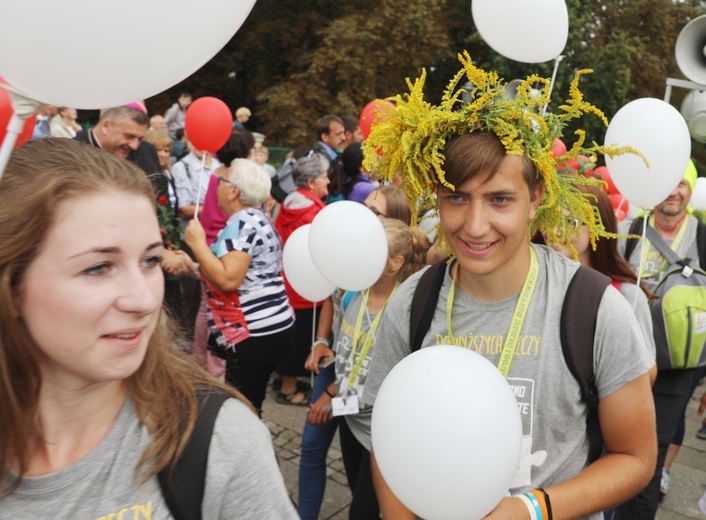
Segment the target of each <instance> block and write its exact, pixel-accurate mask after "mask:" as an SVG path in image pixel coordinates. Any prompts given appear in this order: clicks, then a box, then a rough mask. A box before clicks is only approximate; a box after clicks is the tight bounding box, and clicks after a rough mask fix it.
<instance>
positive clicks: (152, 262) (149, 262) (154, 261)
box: [144, 255, 164, 268]
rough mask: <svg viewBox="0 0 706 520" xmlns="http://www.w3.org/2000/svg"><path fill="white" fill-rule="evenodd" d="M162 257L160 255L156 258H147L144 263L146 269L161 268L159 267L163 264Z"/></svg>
mask: <svg viewBox="0 0 706 520" xmlns="http://www.w3.org/2000/svg"><path fill="white" fill-rule="evenodd" d="M162 260H164V259H163V258H162V256H160V255H155V256H150V257H149V258H146V259H145V261H144V264H145V266H146V267H149V268H152V267H159V265H160V264H161V263H162Z"/></svg>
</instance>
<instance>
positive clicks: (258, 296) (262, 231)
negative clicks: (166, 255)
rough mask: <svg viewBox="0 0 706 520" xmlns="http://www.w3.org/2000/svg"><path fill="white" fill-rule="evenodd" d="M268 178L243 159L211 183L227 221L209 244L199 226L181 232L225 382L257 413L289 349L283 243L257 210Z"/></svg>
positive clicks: (289, 311)
mask: <svg viewBox="0 0 706 520" xmlns="http://www.w3.org/2000/svg"><path fill="white" fill-rule="evenodd" d="M270 187H271V181H270V176H269V175H267V172H265V170H264V169H262V168H261V167H260V166H259V165H257V164H256V163H254V162H253V161H250V160H248V159H235V160H234V161H233V162H232V163H231V168H230V171H229V172H228V173H227V174H226V175H224V176H223V177H219V178H218V206H219V207H220V208H221V209H222V210H223V212H224V213H225V214H226V215H227V216H228V221H227V222H226V225H225V227H224V228H223V229H222V230H221V232H220V233H219V234H218V236H217V237H216V239H215V241H214V242H213V244H211V246H210V247H209V246H208V244H207V243H206V233H205V232H204V229H203V227H202V226H201V223H200V222H199V221H198V220H196V219H193V220H191V221H190V222H189V226H188V227H187V228H186V232H185V233H184V239H185V240H186V243H187V244H189V246H190V247H191V249H192V251H193V252H194V256H195V257H196V260H197V261H198V262H199V266H200V273H201V278H202V280H203V283H204V285H205V289H206V294H207V296H208V324H209V327H210V329H211V337H212V338H213V339H214V340H215V345H213V344H211V346H212V347H213V348H214V350H215V351H216V352H220V353H221V354H222V355H223V357H225V360H226V382H227V383H229V384H231V385H233V386H234V387H236V388H237V389H239V390H240V391H241V392H242V393H243V394H244V395H245V396H246V397H247V398H248V399H249V400H250V402H252V404H253V406H254V407H255V408H256V409H257V410H258V412H260V413H261V412H262V402H263V401H264V399H265V392H266V390H267V383H268V381H269V379H270V375H271V374H272V371H273V370H274V368H275V366H277V363H279V361H280V360H281V359H282V356H284V354H285V353H286V352H287V351H288V349H289V344H290V333H291V328H292V325H294V311H293V310H292V307H291V305H290V304H289V299H288V298H287V293H286V291H285V288H284V283H283V279H282V242H281V241H280V238H279V235H278V234H277V233H276V232H275V230H274V229H273V227H272V223H271V222H270V220H269V219H268V218H267V216H266V215H265V213H264V212H263V211H262V209H261V206H262V204H263V202H264V201H265V199H266V198H267V196H268V195H269V193H270Z"/></svg>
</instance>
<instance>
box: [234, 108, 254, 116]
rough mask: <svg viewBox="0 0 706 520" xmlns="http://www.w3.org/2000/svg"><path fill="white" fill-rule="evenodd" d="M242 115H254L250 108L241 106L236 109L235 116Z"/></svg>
mask: <svg viewBox="0 0 706 520" xmlns="http://www.w3.org/2000/svg"><path fill="white" fill-rule="evenodd" d="M240 116H247V117H250V116H252V112H250V109H249V108H248V107H240V108H239V109H238V110H236V111H235V117H240Z"/></svg>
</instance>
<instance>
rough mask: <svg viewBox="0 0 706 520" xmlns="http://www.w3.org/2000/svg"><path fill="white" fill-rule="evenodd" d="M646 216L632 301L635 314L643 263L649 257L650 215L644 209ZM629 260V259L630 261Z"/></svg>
mask: <svg viewBox="0 0 706 520" xmlns="http://www.w3.org/2000/svg"><path fill="white" fill-rule="evenodd" d="M642 211H643V213H644V214H645V217H644V221H643V223H642V246H641V249H640V263H639V266H638V268H637V282H636V283H637V289H638V290H637V291H635V297H634V298H633V300H632V310H633V312H635V307H637V293H638V292H639V290H640V279H641V278H642V263H643V262H644V261H645V256H646V255H647V248H646V247H645V242H646V241H647V224H648V221H649V219H648V218H647V217H648V216H649V214H650V212H649V211H648V210H645V209H643V210H642ZM628 260H629V259H628Z"/></svg>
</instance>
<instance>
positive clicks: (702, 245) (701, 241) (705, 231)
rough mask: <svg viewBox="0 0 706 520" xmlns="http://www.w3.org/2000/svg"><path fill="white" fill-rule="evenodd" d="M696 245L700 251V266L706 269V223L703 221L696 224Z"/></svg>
mask: <svg viewBox="0 0 706 520" xmlns="http://www.w3.org/2000/svg"><path fill="white" fill-rule="evenodd" d="M696 247H697V249H698V251H699V267H701V269H703V270H704V271H706V225H704V224H703V223H702V222H701V221H699V223H698V224H697V226H696Z"/></svg>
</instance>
